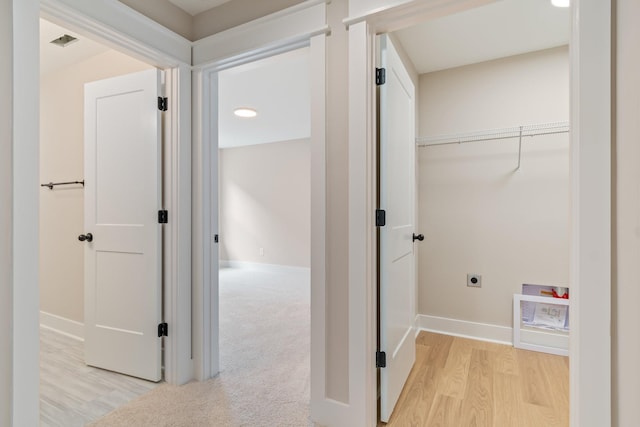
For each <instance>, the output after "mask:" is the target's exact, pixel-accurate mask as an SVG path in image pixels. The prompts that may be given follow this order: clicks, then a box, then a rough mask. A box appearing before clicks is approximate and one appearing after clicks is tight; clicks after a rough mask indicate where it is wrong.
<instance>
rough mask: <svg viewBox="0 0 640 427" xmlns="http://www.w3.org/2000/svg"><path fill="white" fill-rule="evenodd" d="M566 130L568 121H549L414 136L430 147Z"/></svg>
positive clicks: (417, 140)
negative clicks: (456, 132) (448, 133)
mask: <svg viewBox="0 0 640 427" xmlns="http://www.w3.org/2000/svg"><path fill="white" fill-rule="evenodd" d="M567 132H569V122H550V123H538V124H532V125H523V126H515V127H510V128H501V129H488V130H481V131H476V132H467V133H458V134H450V135H438V136H427V137H419V138H416V144H417V145H418V146H419V147H431V146H434V145H450V144H464V143H467V142H479V141H494V140H499V139H510V138H519V139H520V140H521V139H522V138H523V137H533V136H539V135H554V134H559V133H567Z"/></svg>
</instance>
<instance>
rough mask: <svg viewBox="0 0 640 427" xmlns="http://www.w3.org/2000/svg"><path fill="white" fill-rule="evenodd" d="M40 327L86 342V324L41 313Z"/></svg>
mask: <svg viewBox="0 0 640 427" xmlns="http://www.w3.org/2000/svg"><path fill="white" fill-rule="evenodd" d="M40 326H42V327H43V328H47V329H51V330H52V331H55V332H58V333H60V334H63V335H66V336H68V337H71V338H74V339H77V340H79V341H84V323H80V322H77V321H75V320H71V319H67V318H66V317H62V316H57V315H55V314H51V313H47V312H45V311H41V312H40Z"/></svg>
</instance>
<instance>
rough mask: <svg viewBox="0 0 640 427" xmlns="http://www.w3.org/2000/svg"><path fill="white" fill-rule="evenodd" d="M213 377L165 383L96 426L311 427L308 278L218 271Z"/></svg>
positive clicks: (300, 274)
mask: <svg viewBox="0 0 640 427" xmlns="http://www.w3.org/2000/svg"><path fill="white" fill-rule="evenodd" d="M220 322H221V325H220V335H221V337H220V358H221V361H220V365H221V372H220V374H219V375H218V376H217V377H216V378H213V379H211V380H209V381H206V382H202V383H190V384H187V385H184V386H180V387H177V386H171V385H168V384H164V385H162V386H160V387H157V388H156V389H154V390H153V391H151V392H150V393H148V394H146V395H144V396H141V397H139V398H137V399H136V400H133V401H132V402H130V403H128V404H126V405H125V406H122V407H120V408H119V409H117V410H115V411H113V412H111V413H110V414H107V415H106V416H105V417H103V418H102V419H100V420H98V421H97V422H95V423H93V424H91V426H93V427H111V426H118V427H128V426H131V427H134V426H135V427H146V426H149V427H151V426H153V427H164V426H173V427H182V426H184V427H187V426H189V427H198V426H220V427H226V426H229V427H236V426H251V427H254V426H296V427H298V426H309V425H312V424H311V423H310V421H309V392H310V390H309V344H310V341H309V334H310V332H309V323H310V322H309V273H308V272H304V271H301V272H297V271H294V272H291V273H286V274H281V273H273V272H263V271H257V270H246V269H223V270H221V272H220Z"/></svg>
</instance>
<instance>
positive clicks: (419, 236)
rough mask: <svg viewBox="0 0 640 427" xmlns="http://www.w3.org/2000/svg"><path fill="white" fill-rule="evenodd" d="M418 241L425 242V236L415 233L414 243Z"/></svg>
mask: <svg viewBox="0 0 640 427" xmlns="http://www.w3.org/2000/svg"><path fill="white" fill-rule="evenodd" d="M416 240H419V241H421V242H422V241H423V240H424V236H423V235H422V234H416V233H413V241H414V242H415V241H416Z"/></svg>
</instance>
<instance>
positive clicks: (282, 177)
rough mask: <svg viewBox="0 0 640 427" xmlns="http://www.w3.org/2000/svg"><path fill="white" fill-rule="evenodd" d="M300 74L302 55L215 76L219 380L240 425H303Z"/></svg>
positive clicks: (303, 86)
mask: <svg viewBox="0 0 640 427" xmlns="http://www.w3.org/2000/svg"><path fill="white" fill-rule="evenodd" d="M309 74H310V71H309V48H308V47H304V48H299V49H295V50H291V51H288V52H285V53H281V54H278V55H275V56H271V57H268V58H265V59H260V60H257V61H254V62H250V63H247V64H243V65H240V66H237V67H233V68H229V69H226V70H223V71H221V72H219V74H218V147H217V148H218V200H219V203H218V218H219V219H218V225H217V227H216V226H215V225H214V229H216V230H218V234H217V239H218V240H217V242H218V254H219V255H218V256H219V266H220V268H219V271H218V272H214V274H219V275H218V280H219V282H218V283H219V284H218V286H219V287H218V301H219V325H220V327H219V348H220V377H219V379H220V381H221V383H222V384H224V386H223V387H225V388H226V387H227V386H228V387H233V389H234V393H233V396H235V397H232V398H229V397H227V399H225V403H224V404H225V405H227V406H228V407H229V409H230V410H232V411H233V412H234V413H236V414H237V416H239V417H240V419H238V420H236V422H239V423H241V424H243V423H248V424H251V423H252V421H251V420H253V419H254V418H255V419H258V418H259V419H260V423H266V424H273V425H285V424H286V425H302V424H306V423H307V422H308V420H309V401H310V291H311V289H310V285H311V274H310V273H311V271H310V251H311V230H310V223H311V220H310V218H311V212H310V197H311V195H310V192H311V184H310V180H311V174H310V167H311V165H310V160H311V151H310V136H311V128H310V116H311V112H310V110H311V101H310V77H309ZM239 109H244V110H243V111H239ZM244 111H247V112H250V113H251V114H248V117H247V114H243V112H244ZM274 407H277V408H278V410H277V411H275V412H274V411H273V410H272V409H271V408H274Z"/></svg>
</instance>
